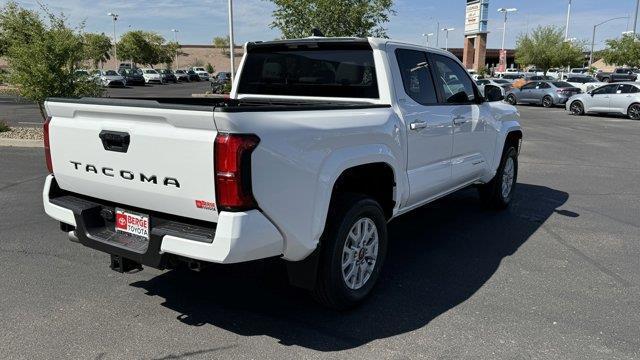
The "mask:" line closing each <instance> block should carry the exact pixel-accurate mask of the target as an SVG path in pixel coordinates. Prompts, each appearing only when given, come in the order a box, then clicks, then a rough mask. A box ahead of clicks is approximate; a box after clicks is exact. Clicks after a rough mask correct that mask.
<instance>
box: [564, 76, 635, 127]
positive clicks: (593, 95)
mask: <svg viewBox="0 0 640 360" xmlns="http://www.w3.org/2000/svg"><path fill="white" fill-rule="evenodd" d="M566 109H567V110H568V111H570V112H571V113H572V114H574V115H583V114H585V113H616V114H623V115H627V116H628V117H629V118H631V119H633V120H640V85H639V84H638V83H635V82H626V83H616V84H606V85H604V86H601V87H599V88H597V89H594V90H591V91H589V92H588V93H586V94H578V95H574V96H572V97H571V98H570V99H569V101H567V104H566Z"/></svg>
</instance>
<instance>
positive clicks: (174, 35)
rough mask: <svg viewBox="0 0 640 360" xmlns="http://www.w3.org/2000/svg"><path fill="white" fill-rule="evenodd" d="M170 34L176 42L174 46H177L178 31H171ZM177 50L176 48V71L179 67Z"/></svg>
mask: <svg viewBox="0 0 640 360" xmlns="http://www.w3.org/2000/svg"><path fill="white" fill-rule="evenodd" d="M171 32H172V33H173V38H174V39H175V41H176V46H179V44H178V32H179V31H178V29H171ZM178 51H180V50H178V48H176V69H178V68H179V67H180V65H179V64H178Z"/></svg>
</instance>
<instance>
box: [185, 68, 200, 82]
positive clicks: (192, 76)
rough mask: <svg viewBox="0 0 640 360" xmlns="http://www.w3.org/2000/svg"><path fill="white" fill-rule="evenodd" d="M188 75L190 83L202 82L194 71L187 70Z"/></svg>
mask: <svg viewBox="0 0 640 360" xmlns="http://www.w3.org/2000/svg"><path fill="white" fill-rule="evenodd" d="M187 75H189V81H200V75H198V74H196V72H195V71H193V70H187Z"/></svg>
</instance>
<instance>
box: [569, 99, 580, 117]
mask: <svg viewBox="0 0 640 360" xmlns="http://www.w3.org/2000/svg"><path fill="white" fill-rule="evenodd" d="M570 110H571V113H572V114H573V115H582V104H581V103H580V102H579V101H574V102H573V103H571V107H570Z"/></svg>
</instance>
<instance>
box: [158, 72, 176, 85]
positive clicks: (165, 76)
mask: <svg viewBox="0 0 640 360" xmlns="http://www.w3.org/2000/svg"><path fill="white" fill-rule="evenodd" d="M158 73H159V74H160V76H162V82H163V83H165V84H167V83H170V82H172V83H174V84H175V83H177V82H178V78H177V77H176V76H175V75H174V74H173V72H172V71H171V70H169V69H160V70H158Z"/></svg>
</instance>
